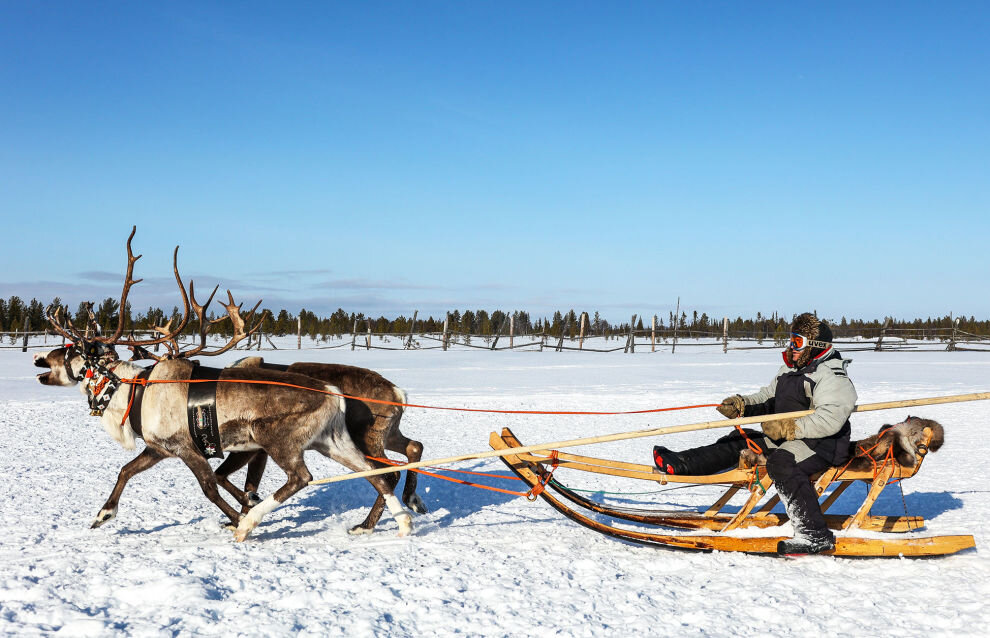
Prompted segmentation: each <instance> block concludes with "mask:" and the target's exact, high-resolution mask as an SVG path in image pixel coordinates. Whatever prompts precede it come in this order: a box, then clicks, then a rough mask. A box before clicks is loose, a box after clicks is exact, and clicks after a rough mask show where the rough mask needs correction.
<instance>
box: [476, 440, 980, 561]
mask: <svg viewBox="0 0 990 638" xmlns="http://www.w3.org/2000/svg"><path fill="white" fill-rule="evenodd" d="M928 434H929V436H930V433H928ZM489 443H490V444H491V447H492V448H493V449H496V450H503V451H504V450H510V449H512V448H515V447H522V444H521V443H520V442H519V440H518V439H517V438H516V437H515V435H514V434H513V433H512V431H511V430H509V429H508V428H504V429H503V430H502V433H501V434H497V433H495V432H492V434H491V436H490V437H489ZM921 450H922V452H921V453H920V454H919V457H918V462H917V463H916V464H915V466H914V467H912V468H906V467H903V466H901V465H900V464H898V463H896V462H893V461H892V462H888V463H887V464H886V465H881V466H880V467H879V471H878V472H877V473H876V476H874V472H873V471H872V470H871V471H865V472H864V471H849V470H846V471H845V472H843V471H842V468H838V467H836V468H830V469H828V470H826V471H825V472H823V473H822V474H820V475H819V476H818V477H817V478H816V480H815V489H816V490H817V492H818V494H819V495H821V494H823V493H824V492H825V489H826V488H827V487H828V486H829V485H831V484H833V483H836V484H837V486H836V488H835V489H834V490H833V491H832V492H831V493H830V494H829V495H828V496H827V497H826V499H825V501H824V502H823V503H822V509H823V511H826V512H827V510H828V509H829V508H830V507H831V506H832V505H833V504H834V503H835V501H836V500H837V499H838V497H839V496H840V495H841V494H842V492H844V491H845V490H846V489H847V488H848V487H849V485H851V484H853V483H854V482H856V481H865V482H868V483H869V484H870V488H869V490H868V492H867V495H866V497H865V498H864V500H863V503H862V505H861V506H860V507H859V509H858V510H857V511H856V512H855V513H854V514H852V515H848V516H841V515H829V514H826V521H827V522H828V524H829V527H831V528H833V529H839V530H848V529H862V530H865V531H872V532H907V531H913V530H917V529H919V528H920V527H923V526H924V519H923V518H921V517H910V516H873V515H871V514H870V509H871V508H872V506H873V504H874V503H875V502H876V499H877V497H878V496H879V495H880V492H881V491H883V488H884V487H885V486H886V485H887V484H888V482H889V481H890V480H891V479H904V478H908V477H910V476H913V475H914V474H916V473H917V472H918V470H919V469H920V467H921V462H922V460H923V458H924V450H926V448H925V447H922V448H921ZM501 458H502V460H503V462H504V463H505V464H506V465H507V466H508V467H509V468H510V469H511V470H512V471H513V472H514V473H515V474H516V475H517V476H519V478H521V479H522V480H523V481H525V482H526V483H527V484H529V485H530V486H531V487H534V488H537V490H539V489H540V488H539V487H538V486H540V485H544V486H545V488H546V489H543V490H542V491H541V492H540V493H539V496H540V497H541V498H543V499H544V500H545V501H547V502H548V503H549V504H550V505H551V506H552V507H553V508H554V509H556V510H557V511H558V512H560V513H561V514H563V515H564V516H566V517H567V518H569V519H571V520H573V521H574V522H576V523H578V524H580V525H583V526H584V527H588V528H590V529H593V530H595V531H597V532H600V533H603V534H606V535H608V536H612V537H615V538H621V539H624V540H629V541H633V542H637V543H642V544H646V545H654V546H663V547H674V548H681V549H693V550H702V551H713V550H718V551H735V552H746V553H755V554H776V548H777V542H778V541H780V540H782V539H783V538H784V537H779V536H776V537H762V536H760V537H736V536H731V535H724V534H722V532H727V531H730V530H734V529H737V528H743V527H758V528H767V527H775V526H779V525H781V524H783V523H785V522H786V521H787V517H786V516H784V515H781V514H774V513H772V512H771V510H772V509H773V508H774V507H775V506H776V505H777V503H778V502H779V497H777V496H773V497H771V498H769V499H768V500H767V502H766V504H764V505H763V506H762V507H761V508H760V509H759V510H756V511H755V512H754V509H755V508H756V505H757V504H759V501H760V500H762V498H763V496H764V494H765V492H766V491H767V490H768V489H769V488H770V486H771V485H772V481H771V480H770V478H769V477H768V476H767V474H766V470H765V468H764V467H762V466H757V467H753V468H737V469H734V470H729V471H727V472H722V473H720V474H713V475H708V476H675V475H666V474H662V473H660V472H658V471H657V470H656V469H655V468H654V467H653V466H648V465H639V464H635V463H626V462H622V461H609V460H604V459H597V458H594V457H588V456H579V455H576V454H567V453H563V452H557V453H556V454H554V455H553V456H551V453H550V451H549V450H548V451H536V452H535V453H521V454H518V455H514V454H507V455H505V456H502V457H501ZM545 465H555V466H556V467H563V468H568V469H574V470H580V471H586V472H592V473H597V474H608V475H611V476H621V477H626V478H634V479H640V480H647V481H651V482H655V483H659V484H661V485H666V484H668V483H684V484H695V485H726V486H727V489H726V491H725V493H724V494H722V496H721V497H720V498H719V499H718V500H716V501H715V503H714V504H713V505H712V506H711V507H709V508H708V509H707V510H706V511H704V512H698V513H694V512H684V511H658V512H637V511H628V510H621V509H615V508H609V507H607V506H604V505H602V504H600V503H595V502H593V501H591V500H589V499H587V498H585V497H583V496H580V495H579V494H576V493H574V492H573V491H571V490H568V489H567V488H566V487H564V486H563V485H561V484H560V483H558V482H556V481H553V480H551V479H550V474H551V473H550V472H548V471H547V470H546V469H545V468H544V466H545ZM761 488H762V489H761ZM551 489H552V490H553V491H554V492H555V493H556V494H559V495H560V496H561V497H562V499H563V500H562V499H560V498H557V497H556V496H553V495H551V494H549V493H548V490H551ZM743 490H747V491H749V496H748V498H747V500H746V502H745V504H744V505H743V506H742V508H740V510H739V511H738V512H737V513H735V514H723V513H722V511H723V509H724V508H725V507H726V505H727V504H728V502H729V500H730V499H731V498H732V497H733V496H734V495H735V494H736V493H738V492H740V491H743ZM565 501H569V502H570V503H571V504H573V505H576V506H578V507H580V508H582V509H584V510H590V511H592V512H595V513H598V514H604V515H606V516H609V517H611V518H615V519H619V520H620V521H629V522H633V523H641V524H647V525H656V526H660V527H669V528H679V529H688V530H711V531H717V532H719V534H718V535H696V534H684V535H676V534H657V533H652V532H648V531H643V530H642V529H627V528H622V527H616V526H615V525H608V524H605V523H602V522H600V521H598V520H596V519H593V518H590V517H589V516H587V515H586V514H584V513H582V512H580V511H578V510H576V509H574V508H573V507H572V506H570V505H568V504H567V503H566V502H565ZM972 547H975V540H974V539H973V537H972V536H968V535H958V536H933V537H925V538H889V537H887V538H854V537H849V536H839V537H837V539H836V546H835V549H833V550H831V551H830V552H827V553H828V554H832V555H836V556H862V557H886V556H891V557H896V556H911V557H922V556H942V555H946V554H953V553H955V552H958V551H961V550H964V549H969V548H972Z"/></svg>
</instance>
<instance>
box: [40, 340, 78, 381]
mask: <svg viewBox="0 0 990 638" xmlns="http://www.w3.org/2000/svg"><path fill="white" fill-rule="evenodd" d="M34 365H35V367H36V368H45V369H46V370H48V372H42V373H41V374H39V375H38V383H40V384H42V385H56V386H73V385H76V384H77V383H79V381H81V380H82V378H83V377H82V375H83V367H85V365H86V364H85V361H84V359H83V356H82V353H81V352H80V351H79V350H77V349H76V347H75V346H68V347H65V346H63V347H61V348H55V349H54V350H52V351H51V352H48V353H47V354H42V353H40V352H39V353H37V354H35V355H34Z"/></svg>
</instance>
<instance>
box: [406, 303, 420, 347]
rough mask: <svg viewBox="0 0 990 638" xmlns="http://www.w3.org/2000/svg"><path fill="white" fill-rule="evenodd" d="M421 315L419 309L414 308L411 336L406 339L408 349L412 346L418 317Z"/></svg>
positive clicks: (410, 327) (410, 329) (410, 328)
mask: <svg viewBox="0 0 990 638" xmlns="http://www.w3.org/2000/svg"><path fill="white" fill-rule="evenodd" d="M417 316H419V310H413V318H412V325H410V326H409V338H408V339H406V349H407V350H408V349H409V348H411V347H412V341H413V333H414V332H415V331H416V317H417Z"/></svg>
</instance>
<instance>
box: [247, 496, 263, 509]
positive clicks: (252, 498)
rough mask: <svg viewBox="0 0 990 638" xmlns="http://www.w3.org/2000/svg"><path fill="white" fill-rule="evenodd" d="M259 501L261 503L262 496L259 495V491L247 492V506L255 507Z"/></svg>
mask: <svg viewBox="0 0 990 638" xmlns="http://www.w3.org/2000/svg"><path fill="white" fill-rule="evenodd" d="M259 503H261V497H260V496H258V493H257V492H248V493H247V506H248V507H249V508H251V507H254V506H255V505H258V504H259Z"/></svg>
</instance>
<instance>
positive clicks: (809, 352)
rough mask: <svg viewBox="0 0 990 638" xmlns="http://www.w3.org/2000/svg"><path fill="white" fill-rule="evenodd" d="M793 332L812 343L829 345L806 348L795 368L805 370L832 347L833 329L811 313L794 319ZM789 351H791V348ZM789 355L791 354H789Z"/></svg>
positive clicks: (802, 314) (795, 363)
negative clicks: (811, 362) (818, 342)
mask: <svg viewBox="0 0 990 638" xmlns="http://www.w3.org/2000/svg"><path fill="white" fill-rule="evenodd" d="M791 332H792V333H794V334H799V335H801V336H802V337H804V338H805V339H808V340H810V341H821V342H824V343H826V344H828V345H826V346H825V347H820V346H815V347H811V348H806V349H805V350H804V351H802V352H801V355H800V356H799V357H798V360H797V361H795V362H794V365H795V367H798V368H803V367H804V366H806V365H808V363H809V362H810V361H811V360H813V359H814V358H815V357H817V356H818V355H820V354H821V353H823V352H825V351H826V350H828V349H829V348H831V347H832V329H831V328H829V327H828V324H827V323H825V322H824V321H821V320H820V319H819V318H818V317H816V316H815V315H813V314H811V313H810V312H804V313H801V314H799V315H798V316H797V317H795V318H794V321H793V322H792V323H791ZM787 349H788V350H790V346H788V348H787ZM789 354H790V352H788V355H789Z"/></svg>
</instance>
